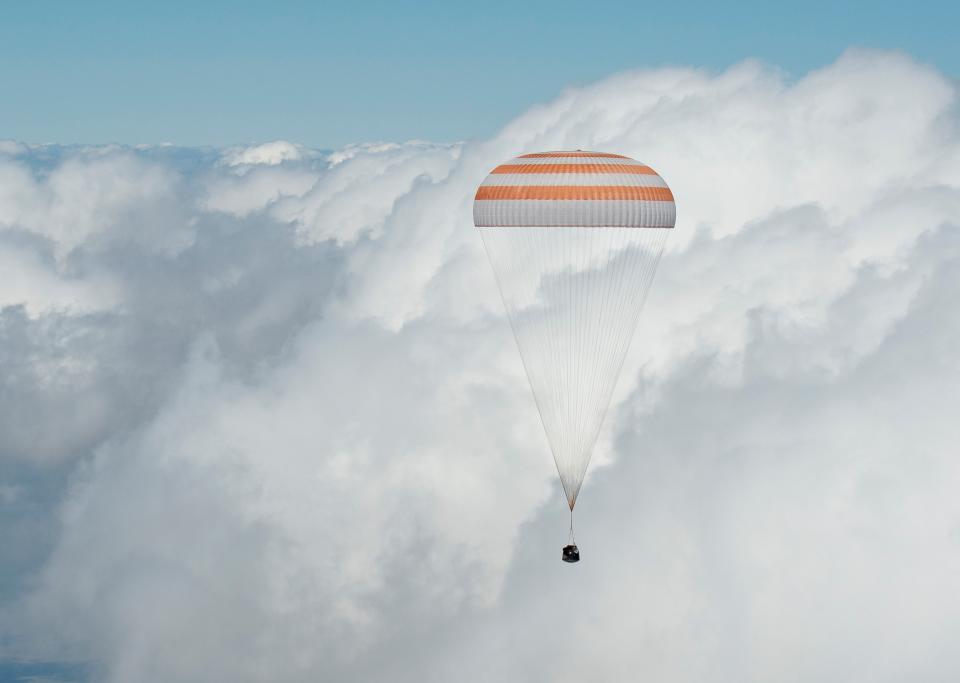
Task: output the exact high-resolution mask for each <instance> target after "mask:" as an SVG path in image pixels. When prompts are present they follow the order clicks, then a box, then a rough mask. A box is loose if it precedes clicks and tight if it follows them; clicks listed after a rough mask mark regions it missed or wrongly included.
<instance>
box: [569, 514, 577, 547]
mask: <svg viewBox="0 0 960 683" xmlns="http://www.w3.org/2000/svg"><path fill="white" fill-rule="evenodd" d="M567 543H568V544H569V545H576V544H577V539H576V538H574V536H573V508H572V507H571V508H570V535H569V536H568V537H567Z"/></svg>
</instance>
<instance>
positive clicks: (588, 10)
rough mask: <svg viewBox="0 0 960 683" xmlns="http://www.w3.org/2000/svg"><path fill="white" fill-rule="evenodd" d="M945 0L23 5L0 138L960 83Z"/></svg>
mask: <svg viewBox="0 0 960 683" xmlns="http://www.w3.org/2000/svg"><path fill="white" fill-rule="evenodd" d="M958 21H960V10H958V9H956V3H949V2H934V3H927V4H920V3H903V2H872V3H863V5H856V4H850V5H848V6H846V7H837V6H835V3H831V2H804V3H790V4H780V3H777V4H774V3H761V2H740V3H712V2H703V3H657V4H641V3H637V2H608V3H595V2H585V1H583V0H580V1H579V2H567V1H564V0H553V1H552V2H539V1H538V2H524V3H520V2H496V1H493V0H488V1H487V2H484V3H475V2H471V3H452V2H419V3H401V2H336V3H335V2H203V3H197V2H180V1H177V0H170V1H168V2H161V3H158V2H150V3H146V2H143V3H129V2H93V3H74V2H44V1H35V2H29V3H28V2H23V3H4V4H3V8H2V9H0V100H2V103H3V104H2V106H0V138H15V139H19V140H24V141H29V142H61V143H65V142H70V143H73V142H85V143H104V142H121V143H157V142H173V143H176V144H184V145H201V144H204V145H205V144H212V145H219V144H231V143H242V142H252V141H264V140H271V139H277V138H284V139H290V140H295V141H297V142H302V143H305V144H309V145H313V146H317V147H333V146H339V145H343V144H346V143H350V142H360V141H370V140H405V139H410V138H424V139H431V140H460V139H471V138H478V137H484V136H488V135H490V134H492V133H493V132H494V131H495V130H497V129H498V128H499V127H500V126H501V125H503V124H504V123H506V122H507V121H509V120H510V119H511V118H512V117H513V116H515V115H516V114H517V113H518V112H520V111H522V110H523V109H525V108H526V107H528V106H529V105H530V104H533V103H535V102H542V101H545V100H547V99H549V98H551V97H552V96H554V95H555V94H557V93H558V92H559V91H560V90H561V89H562V88H563V87H565V86H568V85H577V84H582V83H587V82H590V81H593V80H596V79H597V78H600V77H602V76H604V75H607V74H610V73H612V72H616V71H621V70H624V69H631V68H636V67H644V66H659V65H664V64H685V65H695V66H702V67H707V68H710V69H722V68H723V67H725V66H727V65H729V64H731V63H734V62H736V61H739V60H741V59H744V58H747V57H758V58H760V59H763V60H765V61H767V62H770V63H773V64H776V65H777V66H779V67H781V68H783V69H785V70H787V72H789V73H790V74H792V75H796V76H800V75H802V74H803V73H804V72H806V71H808V70H810V69H811V68H816V67H819V66H822V65H825V64H828V63H830V62H832V61H833V60H835V59H836V57H837V56H838V55H839V54H840V53H841V52H842V51H843V50H844V49H846V48H848V47H850V46H867V47H880V48H896V49H901V50H904V51H906V52H909V53H910V54H911V55H912V56H913V57H914V58H916V59H919V60H921V61H926V62H930V63H932V64H934V65H935V66H936V67H937V68H939V69H940V70H941V71H942V72H944V73H945V74H947V75H950V76H952V77H954V78H956V77H957V76H958V74H960V51H958V50H957V49H956V47H955V29H956V26H957V23H958Z"/></svg>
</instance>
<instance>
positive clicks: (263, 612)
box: [0, 51, 960, 682]
mask: <svg viewBox="0 0 960 683" xmlns="http://www.w3.org/2000/svg"><path fill="white" fill-rule="evenodd" d="M564 148H583V149H596V150H612V151H618V152H622V153H625V154H627V155H630V156H632V157H635V158H638V159H641V160H643V161H645V162H648V163H650V164H651V165H652V166H654V168H656V169H657V171H658V172H659V173H661V175H663V177H664V178H666V179H667V181H668V182H669V183H670V185H671V187H672V188H673V190H674V193H675V195H676V197H677V204H678V211H679V219H678V225H677V229H676V231H675V234H674V236H673V237H672V242H671V243H670V244H669V245H668V252H667V253H666V255H665V256H664V259H663V261H662V263H661V266H660V270H659V274H658V277H657V280H656V282H655V283H654V287H653V290H652V293H651V296H650V298H649V300H648V305H647V310H646V311H645V313H644V317H643V319H642V321H641V329H640V330H639V336H638V340H637V342H636V343H635V344H634V347H633V349H632V351H631V354H630V357H629V359H628V363H627V367H626V368H625V370H624V376H623V379H622V380H621V383H620V386H619V389H618V394H617V396H616V397H615V405H614V407H613V409H612V410H611V414H610V416H609V417H608V421H607V428H606V432H605V435H604V438H603V439H602V443H601V444H600V445H599V447H598V450H597V453H596V455H595V459H594V463H595V464H594V470H593V474H592V475H591V476H590V477H589V478H588V481H587V483H586V485H585V487H584V490H583V494H582V498H581V501H580V504H579V505H578V508H577V509H578V527H579V528H578V540H579V541H580V545H581V547H582V549H583V552H584V558H585V559H584V561H583V562H581V563H580V565H577V566H575V567H570V566H567V565H562V564H561V563H560V562H559V557H558V556H559V546H560V545H561V544H562V542H563V541H564V540H565V536H566V526H565V525H566V518H565V508H564V505H563V497H562V494H561V493H560V490H559V486H558V484H557V482H556V474H555V470H554V468H553V464H552V462H551V459H550V456H549V452H548V449H547V446H546V440H545V437H544V436H543V434H542V429H541V428H540V426H539V423H538V418H537V415H536V410H535V408H534V406H533V402H532V400H531V398H530V394H529V389H528V388H527V386H526V382H525V378H524V376H523V371H522V368H521V366H520V361H519V357H518V355H517V352H516V349H515V347H514V344H513V340H512V338H511V336H510V332H509V327H508V325H507V324H506V321H505V319H504V316H503V314H502V310H501V306H500V302H499V299H498V295H497V293H496V288H495V285H494V282H493V278H492V275H491V273H490V271H489V266H488V265H487V263H486V259H485V256H484V254H483V251H482V247H481V245H480V242H479V238H478V236H477V235H476V234H475V233H474V230H473V228H472V222H471V218H470V216H471V212H470V209H471V202H472V195H473V190H474V188H475V186H476V184H477V183H478V182H479V181H480V180H481V179H482V178H483V177H484V175H485V174H486V173H487V172H488V171H489V169H490V168H492V167H493V166H495V165H496V164H497V163H499V162H500V161H501V160H502V159H504V158H508V157H510V156H513V155H515V154H518V153H522V152H524V151H531V150H541V149H564ZM958 265H960V136H958V111H957V88H956V84H955V83H953V82H951V81H950V80H948V79H947V78H945V77H944V76H942V75H940V74H938V73H937V72H936V71H934V70H932V69H930V68H929V67H926V66H923V65H920V64H917V63H916V62H914V61H912V60H911V59H909V58H908V57H906V56H903V55H898V54H892V53H879V52H862V51H854V52H849V53H847V54H845V55H844V56H843V57H841V58H840V59H839V60H838V61H837V62H836V63H835V64H832V65H830V66H828V67H826V68H824V69H822V70H820V71H817V72H813V73H810V74H807V75H805V76H804V77H802V78H800V79H799V80H795V81H794V80H790V79H788V78H786V77H785V76H784V75H783V74H782V73H780V72H778V71H777V70H775V69H773V68H770V67H768V66H764V65H762V64H758V63H752V62H748V63H744V64H740V65H738V66H735V67H733V68H731V69H729V70H728V71H726V72H723V73H720V74H711V73H707V72H703V71H699V70H695V69H686V68H675V69H658V70H648V71H636V72H630V73H625V74H621V75H618V76H615V77H612V78H609V79H606V80H604V81H601V82H598V83H596V84H593V85H591V86H588V87H584V88H578V89H574V90H570V91H568V92H565V93H563V94H562V95H561V96H559V97H558V98H557V99H556V100H554V101H552V102H549V103H547V104H544V105H542V106H539V107H536V108H534V109H532V110H531V111H528V112H527V113H525V114H523V115H522V116H520V117H519V118H517V119H516V120H515V121H513V122H512V123H510V124H509V125H508V126H507V127H505V128H504V129H503V130H502V131H501V132H500V134H498V135H497V136H496V137H495V138H493V139H491V140H486V141H478V142H470V143H465V144H457V145H440V144H431V143H426V142H411V143H407V144H371V145H357V146H354V147H350V148H347V149H344V150H338V151H335V152H332V153H329V152H319V151H315V150H308V149H305V148H302V147H300V146H297V145H294V144H291V143H287V142H275V143H269V144H266V145H260V146H258V147H252V148H233V149H227V150H184V149H178V148H170V147H156V148H137V149H129V148H118V147H97V148H85V147H66V148H64V147H49V146H31V145H24V144H20V143H14V142H9V143H3V144H2V145H0V272H2V273H3V275H4V282H3V285H2V286H0V307H2V308H0V340H2V343H0V366H2V368H3V372H2V373H0V476H2V486H0V506H2V508H0V509H2V510H3V511H4V513H3V516H2V517H0V519H2V522H0V533H2V536H3V540H4V547H5V552H4V553H3V555H2V559H0V576H2V577H3V580H2V584H0V600H2V601H3V609H2V615H3V616H2V617H0V647H2V650H0V653H2V655H3V656H4V657H6V658H7V659H9V660H13V659H19V660H24V659H31V660H44V661H60V662H72V663H77V662H79V663H83V665H84V666H85V667H88V668H89V677H90V678H91V679H93V680H105V681H116V682H121V681H141V682H150V681H164V682H169V681H209V680H235V681H262V680H281V681H316V680H367V681H380V680H383V681H386V680H390V681H397V680H401V681H405V680H410V681H415V680H416V681H422V680H467V681H470V680H507V681H540V680H546V679H550V680H560V681H566V680H571V681H574V680H584V679H591V680H624V679H629V680H637V679H656V680H671V681H702V680H730V681H753V680H756V681H761V680H762V681H808V680H823V681H851V680H855V681H895V680H906V679H911V680H926V681H936V680H943V681H947V680H955V679H956V678H957V677H958V676H960V656H958V655H957V654H956V648H955V643H954V637H953V634H955V633H956V632H957V630H958V628H960V593H958V592H957V591H956V577H957V576H958V571H960V498H958V497H957V495H956V491H957V486H958V484H960V464H958V461H957V458H956V457H955V456H956V453H957V444H958V443H960V427H958V425H957V421H956V420H955V417H954V413H955V409H954V403H955V396H956V385H957V378H958V370H960V363H958V361H957V357H958V356H957V354H956V351H955V349H956V348H957V347H958V345H960V317H958V314H957V307H956V303H955V302H956V299H957V297H958V295H960V269H958ZM8 551H9V552H8Z"/></svg>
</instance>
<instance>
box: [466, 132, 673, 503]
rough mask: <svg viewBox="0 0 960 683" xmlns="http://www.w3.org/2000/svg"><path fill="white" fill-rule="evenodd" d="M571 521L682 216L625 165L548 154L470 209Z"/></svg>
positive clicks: (500, 170) (613, 158) (529, 160)
mask: <svg viewBox="0 0 960 683" xmlns="http://www.w3.org/2000/svg"><path fill="white" fill-rule="evenodd" d="M473 218H474V224H475V225H476V226H477V228H478V229H479V231H480V235H481V237H482V238H483V243H484V247H485V248H486V251H487V256H488V257H489V259H490V264H491V265H492V266H493V271H494V274H495V275H496V278H497V284H498V285H499V287H500V294H501V296H502V297H503V303H504V306H505V307H506V310H507V316H508V317H509V319H510V324H511V327H512V329H513V334H514V337H515V338H516V342H517V346H518V348H519V350H520V356H521V358H522V359H523V365H524V368H525V370H526V373H527V378H528V379H529V380H530V387H531V388H532V389H533V396H534V400H535V401H536V404H537V408H538V409H539V411H540V418H541V420H542V422H543V427H544V430H545V431H546V434H547V440H548V441H549V443H550V448H551V450H552V451H553V457H554V460H555V461H556V463H557V470H558V472H559V473H560V480H561V482H562V484H563V489H564V492H565V493H566V496H567V503H568V505H569V506H570V509H571V511H572V510H573V506H574V505H575V504H576V501H577V494H578V493H579V491H580V486H581V484H582V483H583V477H584V475H585V474H586V471H587V466H588V464H589V462H590V456H591V454H592V451H593V446H594V443H595V442H596V440H597V437H598V436H599V434H600V428H601V426H602V424H603V419H604V416H605V415H606V412H607V408H608V406H609V405H610V397H611V396H612V394H613V389H614V387H615V386H616V382H617V378H618V376H619V374H620V369H621V367H622V366H623V361H624V358H625V356H626V353H627V348H628V347H629V345H630V340H631V338H632V337H633V333H634V329H635V328H636V325H637V320H638V318H639V316H640V311H641V309H642V308H643V303H644V300H645V299H646V295H647V291H648V290H649V288H650V284H651V283H652V282H653V275H654V271H655V270H656V268H657V264H658V262H659V260H660V255H661V253H662V252H663V246H664V243H665V241H666V237H667V235H668V234H669V231H670V228H672V227H673V226H674V223H675V220H676V205H675V204H674V200H673V194H672V193H671V192H670V188H669V187H667V184H666V182H664V180H663V178H661V177H660V176H659V175H657V173H656V172H655V171H654V170H653V169H652V168H650V167H649V166H647V165H645V164H642V163H640V162H638V161H634V160H633V159H630V158H628V157H625V156H621V155H619V154H608V153H603V152H584V151H581V150H577V151H572V152H540V153H537V154H524V155H522V156H519V157H516V158H515V159H511V160H510V161H508V162H506V163H504V164H502V165H500V166H497V167H496V168H495V169H493V171H492V172H491V173H490V174H489V175H488V176H487V178H486V179H485V180H484V181H483V183H482V184H481V185H480V187H479V188H478V189H477V194H476V197H475V199H474V203H473Z"/></svg>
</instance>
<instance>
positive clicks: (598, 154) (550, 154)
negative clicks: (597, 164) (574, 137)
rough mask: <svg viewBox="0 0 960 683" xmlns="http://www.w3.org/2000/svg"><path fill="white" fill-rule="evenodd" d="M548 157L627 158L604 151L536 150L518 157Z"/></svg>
mask: <svg viewBox="0 0 960 683" xmlns="http://www.w3.org/2000/svg"><path fill="white" fill-rule="evenodd" d="M549 157H606V158H608V159H629V158H630V157H625V156H623V155H622V154H608V153H606V152H582V151H580V150H577V151H576V152H537V153H536V154H521V155H520V156H519V157H517V158H518V159H546V158H549Z"/></svg>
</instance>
